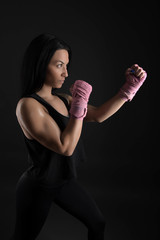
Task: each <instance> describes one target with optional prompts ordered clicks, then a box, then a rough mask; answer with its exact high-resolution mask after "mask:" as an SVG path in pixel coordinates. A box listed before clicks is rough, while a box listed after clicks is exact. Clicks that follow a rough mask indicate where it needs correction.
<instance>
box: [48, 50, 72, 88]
mask: <svg viewBox="0 0 160 240" xmlns="http://www.w3.org/2000/svg"><path fill="white" fill-rule="evenodd" d="M68 63H69V54H68V51H67V50H65V49H60V50H57V51H56V52H55V53H54V54H53V56H52V58H51V60H50V62H49V64H48V67H47V72H46V79H45V84H47V85H49V86H51V87H53V88H61V87H62V85H63V83H64V81H65V78H66V77H68V71H67V65H68Z"/></svg>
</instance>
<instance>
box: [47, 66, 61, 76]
mask: <svg viewBox="0 0 160 240" xmlns="http://www.w3.org/2000/svg"><path fill="white" fill-rule="evenodd" d="M59 74H60V73H59V69H55V68H53V67H52V68H50V67H48V69H47V76H48V77H51V78H56V76H58V75H59Z"/></svg>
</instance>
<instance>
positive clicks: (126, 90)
mask: <svg viewBox="0 0 160 240" xmlns="http://www.w3.org/2000/svg"><path fill="white" fill-rule="evenodd" d="M146 77H147V73H146V72H145V75H144V77H143V78H138V77H136V76H135V75H134V71H133V70H132V69H131V71H130V73H127V74H126V82H125V84H124V85H123V86H122V87H121V88H120V90H119V95H120V96H121V97H122V98H123V99H124V100H125V101H128V100H129V101H131V100H132V99H133V97H134V96H135V94H136V93H137V91H138V90H139V88H140V87H141V86H142V84H143V83H144V81H145V80H146Z"/></svg>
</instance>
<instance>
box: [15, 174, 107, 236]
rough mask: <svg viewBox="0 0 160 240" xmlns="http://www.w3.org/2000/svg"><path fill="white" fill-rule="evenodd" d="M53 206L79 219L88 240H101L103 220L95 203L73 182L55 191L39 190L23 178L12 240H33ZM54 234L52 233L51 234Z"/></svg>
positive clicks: (17, 196) (70, 181)
mask: <svg viewBox="0 0 160 240" xmlns="http://www.w3.org/2000/svg"><path fill="white" fill-rule="evenodd" d="M52 202H54V203H56V204H57V205H58V206H60V207H61V208H62V209H64V210H65V211H67V212H68V213H70V214H71V215H73V216H74V217H76V218H78V219H79V220H80V221H81V222H82V223H84V224H85V226H86V227H87V228H88V239H89V240H103V239H104V229H105V220H104V217H103V215H102V214H101V212H100V210H99V208H98V207H97V205H96V203H95V201H94V200H93V199H92V197H91V196H90V195H89V194H88V192H87V191H86V190H85V189H83V187H82V186H81V185H80V184H79V183H78V182H77V180H75V179H71V180H69V181H67V182H66V183H65V184H64V185H62V186H60V187H56V188H55V187H54V188H46V187H42V186H39V185H38V184H37V183H36V182H34V181H32V180H31V179H29V178H28V177H26V176H25V175H24V174H23V175H22V177H21V178H20V180H19V181H18V184H17V189H16V224H15V232H14V236H13V237H12V238H11V239H12V240H34V239H36V237H37V236H38V235H39V233H40V231H41V229H42V227H43V225H44V223H45V220H46V218H47V216H48V213H49V210H50V207H51V205H52ZM53 234H54V233H53Z"/></svg>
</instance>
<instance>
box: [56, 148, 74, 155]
mask: <svg viewBox="0 0 160 240" xmlns="http://www.w3.org/2000/svg"><path fill="white" fill-rule="evenodd" d="M73 152H74V149H73V148H71V146H68V147H67V148H66V147H64V148H61V149H59V154H61V155H63V156H66V157H70V156H72V154H73Z"/></svg>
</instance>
